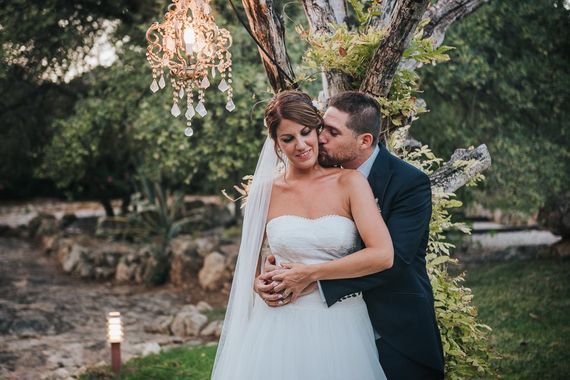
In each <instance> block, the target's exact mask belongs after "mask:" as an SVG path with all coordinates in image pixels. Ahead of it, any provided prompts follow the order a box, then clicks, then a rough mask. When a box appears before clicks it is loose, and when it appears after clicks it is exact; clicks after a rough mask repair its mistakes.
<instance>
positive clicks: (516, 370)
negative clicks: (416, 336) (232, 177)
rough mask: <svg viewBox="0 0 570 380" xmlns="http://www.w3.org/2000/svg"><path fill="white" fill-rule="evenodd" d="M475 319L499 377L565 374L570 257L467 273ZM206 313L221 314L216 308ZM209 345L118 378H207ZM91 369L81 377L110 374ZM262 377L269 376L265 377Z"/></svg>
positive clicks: (143, 362) (128, 369) (569, 364)
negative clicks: (485, 330)
mask: <svg viewBox="0 0 570 380" xmlns="http://www.w3.org/2000/svg"><path fill="white" fill-rule="evenodd" d="M466 285H467V286H468V287H470V288H471V289H472V290H473V294H474V302H475V304H476V305H477V307H478V309H479V319H480V320H481V321H482V322H484V323H486V324H488V325H489V326H491V327H492V328H493V332H492V333H491V344H492V345H493V347H494V349H495V351H496V352H497V353H498V354H499V355H500V356H501V358H500V359H498V360H496V361H495V362H494V363H493V365H494V366H495V368H496V369H497V372H498V374H499V375H500V376H501V378H502V379H540V380H546V379H566V378H568V374H570V261H566V262H564V261H562V262H561V261H555V260H545V261H525V262H511V263H504V264H488V265H484V266H481V267H478V268H473V269H470V270H468V272H467V281H466ZM212 314H220V315H221V314H222V311H221V310H217V311H214V312H212ZM215 353H216V348H215V347H206V348H204V347H200V348H193V349H190V348H177V349H173V350H170V351H167V352H163V353H160V354H158V355H151V356H147V357H145V358H141V359H134V360H131V361H129V362H128V363H126V364H125V366H124V368H123V376H122V377H121V379H125V380H131V379H132V380H134V379H137V380H139V379H143V380H144V379H152V380H162V379H164V380H167V379H168V380H176V379H193V380H194V379H197V380H198V379H199V380H201V379H209V376H210V371H211V368H212V365H213V362H214V356H215ZM112 378H113V377H112V375H111V374H110V372H109V369H108V368H94V369H92V370H90V371H89V372H88V373H87V374H86V375H84V376H82V377H81V379H83V380H95V379H97V380H103V379H112ZM268 378H271V377H270V376H269V377H268Z"/></svg>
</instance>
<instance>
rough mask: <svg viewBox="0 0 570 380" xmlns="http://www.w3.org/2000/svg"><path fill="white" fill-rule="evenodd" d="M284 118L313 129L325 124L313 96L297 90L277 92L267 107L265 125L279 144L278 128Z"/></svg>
mask: <svg viewBox="0 0 570 380" xmlns="http://www.w3.org/2000/svg"><path fill="white" fill-rule="evenodd" d="M283 119H287V120H291V121H294V122H295V123H298V124H301V125H304V126H306V127H309V128H311V129H319V128H321V127H322V126H323V118H322V117H321V113H320V112H319V110H318V109H317V107H315V106H314V105H313V101H312V100H311V97H310V96H309V95H307V94H305V93H304V92H301V91H297V90H286V91H281V92H279V93H277V94H276V95H275V96H274V97H273V99H271V101H270V102H269V104H268V105H267V107H266V108H265V117H264V121H265V126H266V127H267V129H268V130H269V136H270V137H271V138H272V139H273V141H275V142H276V145H277V128H278V127H279V124H281V121H282V120H283Z"/></svg>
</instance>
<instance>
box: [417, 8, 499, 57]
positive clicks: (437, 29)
mask: <svg viewBox="0 0 570 380" xmlns="http://www.w3.org/2000/svg"><path fill="white" fill-rule="evenodd" d="M488 1H489V0H439V1H438V2H437V3H435V4H433V5H432V6H430V7H429V8H428V10H427V11H426V13H425V14H424V16H423V18H429V19H430V22H429V23H428V24H427V25H426V27H425V28H424V35H423V36H424V37H432V38H433V39H434V46H436V47H437V46H439V45H441V43H442V42H443V39H444V37H445V32H446V31H447V28H449V26H450V25H451V24H453V23H454V22H455V21H457V20H459V19H462V18H463V17H465V16H468V15H470V14H471V13H473V12H474V11H475V10H477V9H478V8H479V7H480V6H481V5H483V4H484V3H486V2H488Z"/></svg>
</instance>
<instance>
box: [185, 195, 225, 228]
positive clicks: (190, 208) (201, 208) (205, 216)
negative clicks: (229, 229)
mask: <svg viewBox="0 0 570 380" xmlns="http://www.w3.org/2000/svg"><path fill="white" fill-rule="evenodd" d="M185 217H186V218H187V219H188V220H189V221H190V222H189V223H187V224H185V225H183V226H182V228H181V231H182V233H187V234H191V233H193V232H196V231H206V230H210V229H212V228H216V227H225V226H227V225H228V224H230V223H232V222H233V217H232V213H231V212H230V210H229V209H228V208H227V207H226V206H223V205H218V204H215V203H204V202H202V201H191V202H187V203H186V204H185Z"/></svg>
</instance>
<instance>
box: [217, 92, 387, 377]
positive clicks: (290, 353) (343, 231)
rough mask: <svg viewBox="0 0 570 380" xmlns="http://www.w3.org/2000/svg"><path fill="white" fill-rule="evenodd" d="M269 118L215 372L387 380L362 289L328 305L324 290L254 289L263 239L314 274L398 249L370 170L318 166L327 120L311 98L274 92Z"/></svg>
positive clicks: (382, 264)
mask: <svg viewBox="0 0 570 380" xmlns="http://www.w3.org/2000/svg"><path fill="white" fill-rule="evenodd" d="M265 124H266V126H267V128H268V133H269V136H270V137H268V138H267V140H266V142H265V145H264V147H263V149H262V152H261V155H260V158H259V161H258V164H257V168H256V171H255V174H254V179H253V183H252V186H251V188H250V192H249V195H248V199H247V204H246V207H245V215H244V226H243V232H242V240H241V246H240V250H239V255H238V262H237V265H236V270H235V273H234V280H233V283H232V290H231V294H230V300H229V304H228V310H227V312H226V317H225V320H224V325H223V331H222V336H221V338H220V343H219V345H218V351H217V354H216V360H215V363H214V368H213V373H212V378H213V379H224V380H226V379H228V380H229V379H237V380H252V379H266V378H270V379H272V380H276V379H277V380H278V379H287V380H293V379H298V380H304V379H311V380H313V379H327V380H330V379H361V380H366V379H385V378H386V377H385V375H384V372H383V371H382V368H381V366H380V362H379V360H378V351H377V349H376V346H375V341H374V332H373V329H372V325H371V323H370V320H369V317H368V313H367V310H366V305H365V303H364V300H363V299H362V296H361V295H354V296H353V297H350V298H348V299H345V300H344V301H343V302H339V303H336V304H335V305H333V306H332V307H330V308H327V305H326V303H325V302H324V301H323V299H322V298H321V296H320V294H319V292H318V291H314V292H312V293H310V294H308V295H306V296H304V297H300V298H297V297H295V295H293V297H291V296H290V295H287V294H286V295H285V296H284V297H283V299H282V302H283V303H284V304H285V306H283V307H279V308H271V307H269V306H267V305H266V304H265V302H263V301H262V300H261V299H260V298H259V297H258V296H257V295H255V293H254V292H253V281H254V278H255V277H256V275H257V274H259V272H260V268H259V266H260V263H261V262H262V260H260V250H261V246H262V243H263V240H264V239H265V238H267V240H268V243H269V246H270V248H271V252H272V254H273V255H275V256H276V259H277V264H285V263H287V262H296V263H303V264H305V265H306V267H307V268H308V270H310V272H311V274H312V278H313V279H314V280H315V281H317V280H327V279H339V278H350V277H360V276H365V275H368V274H371V273H376V272H380V271H383V270H385V269H388V268H390V267H391V266H392V262H393V256H394V253H393V248H392V241H391V239H390V235H389V233H388V229H387V228H386V225H385V224H384V222H383V220H382V218H381V216H380V212H379V210H378V206H377V204H376V202H375V200H374V197H373V195H372V191H371V190H370V186H369V184H368V182H367V180H366V178H365V177H364V176H363V175H362V174H361V173H359V172H358V171H355V170H348V169H341V168H324V167H322V166H321V165H320V164H319V162H318V149H319V147H318V135H317V133H318V129H319V128H320V127H322V126H323V120H322V118H321V116H320V114H319V112H318V110H317V109H316V108H315V107H314V106H313V104H312V101H311V99H310V97H309V96H308V95H306V94H304V93H302V92H299V91H284V92H280V93H278V94H277V95H276V96H275V97H274V98H273V99H272V100H271V102H270V103H269V105H268V106H267V108H266V110H265ZM279 161H281V162H282V163H284V164H285V171H284V173H281V174H278V171H277V167H278V166H279V165H278V164H279ZM362 243H364V246H365V247H366V248H362V247H363V246H362Z"/></svg>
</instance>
